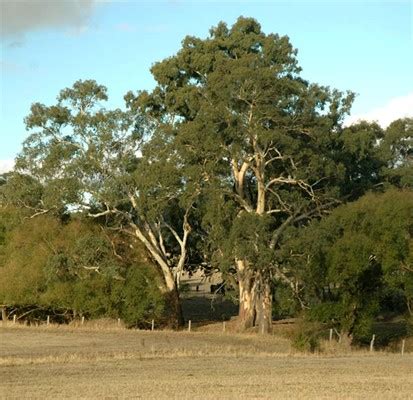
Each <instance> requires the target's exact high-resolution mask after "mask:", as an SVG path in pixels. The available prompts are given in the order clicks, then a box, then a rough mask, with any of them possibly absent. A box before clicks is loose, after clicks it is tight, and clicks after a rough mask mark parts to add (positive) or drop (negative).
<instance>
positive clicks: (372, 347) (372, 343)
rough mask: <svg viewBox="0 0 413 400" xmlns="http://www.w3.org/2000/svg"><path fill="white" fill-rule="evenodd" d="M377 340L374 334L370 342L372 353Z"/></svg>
mask: <svg viewBox="0 0 413 400" xmlns="http://www.w3.org/2000/svg"><path fill="white" fill-rule="evenodd" d="M375 340H376V335H374V334H373V336H372V338H371V342H370V351H373V350H374V341H375Z"/></svg>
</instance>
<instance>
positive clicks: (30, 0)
mask: <svg viewBox="0 0 413 400" xmlns="http://www.w3.org/2000/svg"><path fill="white" fill-rule="evenodd" d="M100 3H101V2H98V1H96V0H63V1H61V0H52V1H50V0H49V1H45V0H14V1H13V0H6V1H3V0H0V14H1V30H0V34H1V35H0V36H1V37H3V38H11V39H12V38H21V37H22V36H23V35H24V34H25V33H27V32H31V31H34V30H39V29H45V28H65V29H67V28H69V29H76V30H78V29H80V30H81V29H83V28H84V27H85V26H87V22H88V20H89V18H90V16H91V15H92V13H93V12H94V10H95V8H96V6H97V4H100ZM19 41H20V40H19ZM14 42H15V40H14Z"/></svg>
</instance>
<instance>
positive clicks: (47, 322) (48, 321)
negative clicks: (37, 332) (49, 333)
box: [46, 315, 50, 325]
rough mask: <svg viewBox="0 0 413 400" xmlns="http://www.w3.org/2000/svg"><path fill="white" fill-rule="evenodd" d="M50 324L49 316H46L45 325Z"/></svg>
mask: <svg viewBox="0 0 413 400" xmlns="http://www.w3.org/2000/svg"><path fill="white" fill-rule="evenodd" d="M49 324H50V315H48V316H47V320H46V325H49Z"/></svg>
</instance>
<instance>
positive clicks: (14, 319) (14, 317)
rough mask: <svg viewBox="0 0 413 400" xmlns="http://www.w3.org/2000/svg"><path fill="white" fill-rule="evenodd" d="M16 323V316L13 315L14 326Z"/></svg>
mask: <svg viewBox="0 0 413 400" xmlns="http://www.w3.org/2000/svg"><path fill="white" fill-rule="evenodd" d="M15 323H16V314H14V315H13V324H15Z"/></svg>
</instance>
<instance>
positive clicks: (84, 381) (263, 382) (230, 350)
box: [0, 325, 413, 399]
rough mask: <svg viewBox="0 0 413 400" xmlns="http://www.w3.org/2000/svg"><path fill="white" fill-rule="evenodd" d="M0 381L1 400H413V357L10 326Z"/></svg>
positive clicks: (182, 335)
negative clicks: (312, 351) (306, 351)
mask: <svg viewBox="0 0 413 400" xmlns="http://www.w3.org/2000/svg"><path fill="white" fill-rule="evenodd" d="M327 350H328V349H327ZM0 382H1V390H0V398H4V399H60V398H72V399H82V398H83V399H84V398H89V399H90V398H92V399H93V398H96V399H117V398H120V399H128V398H132V399H166V398H168V399H278V398H280V399H304V398H305V399H369V398H375V399H409V398H411V399H413V355H412V354H411V353H407V354H405V355H404V356H401V355H400V354H391V353H384V352H376V353H374V354H370V353H368V352H364V351H354V352H348V351H342V352H340V350H339V349H337V348H335V349H331V351H330V352H328V351H327V352H326V353H323V354H319V355H306V354H300V353H296V352H294V351H293V350H292V349H291V347H290V343H289V341H288V339H285V338H281V337H273V336H272V337H259V336H254V335H236V334H232V333H222V332H221V333H219V332H211V331H208V332H202V331H198V332H197V331H195V332H190V333H189V332H170V331H155V332H150V331H132V330H126V329H122V328H116V327H103V328H102V327H97V328H93V327H83V328H82V327H63V326H60V327H59V326H49V327H46V326H43V327H24V326H19V325H8V326H3V327H1V326H0Z"/></svg>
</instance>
